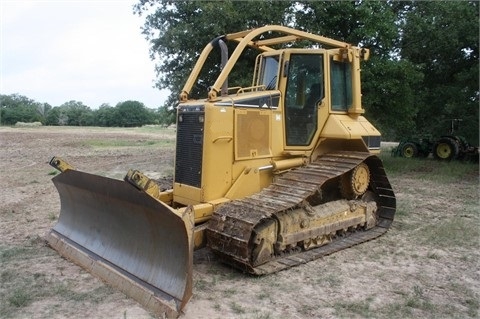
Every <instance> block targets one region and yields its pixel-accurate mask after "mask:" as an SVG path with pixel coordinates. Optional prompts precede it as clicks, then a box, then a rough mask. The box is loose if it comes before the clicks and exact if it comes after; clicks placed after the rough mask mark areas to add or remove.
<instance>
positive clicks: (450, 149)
mask: <svg viewBox="0 0 480 319" xmlns="http://www.w3.org/2000/svg"><path fill="white" fill-rule="evenodd" d="M458 154H459V147H458V143H457V142H456V141H455V140H454V139H453V138H449V137H442V138H440V139H439V140H438V141H437V142H436V143H435V145H434V147H433V156H434V157H435V158H436V159H439V160H444V161H450V160H452V159H456V158H457V157H458Z"/></svg>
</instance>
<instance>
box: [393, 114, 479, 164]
mask: <svg viewBox="0 0 480 319" xmlns="http://www.w3.org/2000/svg"><path fill="white" fill-rule="evenodd" d="M460 121H461V120H460V119H452V120H451V128H450V134H447V135H441V136H440V137H438V138H434V137H432V135H430V134H428V135H423V136H419V135H416V136H412V137H409V138H404V139H402V140H401V141H400V143H399V144H398V146H397V147H396V148H394V149H393V150H392V156H401V157H405V158H413V157H428V156H429V155H430V153H431V154H432V155H433V157H434V158H435V159H437V160H443V161H451V160H470V161H476V162H478V147H474V146H472V145H470V144H469V143H468V141H467V140H466V139H465V138H464V137H463V136H458V135H455V134H454V132H455V131H456V129H457V128H458V123H459V122H460Z"/></svg>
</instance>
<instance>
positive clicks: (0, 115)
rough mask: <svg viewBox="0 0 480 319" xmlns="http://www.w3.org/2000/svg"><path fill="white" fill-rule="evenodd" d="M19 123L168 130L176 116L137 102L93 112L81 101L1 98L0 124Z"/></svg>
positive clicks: (107, 105)
mask: <svg viewBox="0 0 480 319" xmlns="http://www.w3.org/2000/svg"><path fill="white" fill-rule="evenodd" d="M17 122H40V123H42V124H43V125H53V126H57V125H69V126H105V127H136V126H142V125H147V124H159V125H165V126H167V125H169V124H171V123H174V122H175V115H174V114H172V112H166V109H164V108H158V109H149V108H147V107H145V105H144V104H143V103H141V102H138V101H124V102H119V103H117V105H115V106H114V107H112V106H110V105H109V104H102V105H101V106H100V107H99V108H98V109H91V108H90V107H88V106H86V105H85V104H83V103H82V102H80V101H69V102H65V103H63V104H62V105H60V106H55V107H52V106H51V105H50V104H48V103H40V102H36V101H35V100H32V99H30V98H28V97H26V96H23V95H20V94H10V95H0V124H1V125H15V124H16V123H17Z"/></svg>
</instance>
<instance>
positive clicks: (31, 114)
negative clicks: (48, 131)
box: [0, 94, 45, 125]
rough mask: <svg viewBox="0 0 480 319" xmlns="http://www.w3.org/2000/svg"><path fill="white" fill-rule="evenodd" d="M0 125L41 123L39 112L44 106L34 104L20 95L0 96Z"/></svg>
mask: <svg viewBox="0 0 480 319" xmlns="http://www.w3.org/2000/svg"><path fill="white" fill-rule="evenodd" d="M0 105H1V106H2V107H1V112H2V113H1V124H7V125H14V124H15V123H17V122H42V123H45V118H44V117H43V114H42V113H41V112H40V110H41V109H42V106H43V105H44V104H41V103H38V102H35V101H34V100H32V99H29V98H28V97H26V96H23V95H20V94H10V95H0Z"/></svg>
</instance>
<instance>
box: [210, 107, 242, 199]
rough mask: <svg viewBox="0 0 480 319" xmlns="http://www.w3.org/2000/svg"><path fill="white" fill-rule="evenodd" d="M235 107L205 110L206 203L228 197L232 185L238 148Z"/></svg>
mask: <svg viewBox="0 0 480 319" xmlns="http://www.w3.org/2000/svg"><path fill="white" fill-rule="evenodd" d="M233 113H234V112H233V107H226V106H214V105H212V104H207V105H206V107H205V132H204V146H203V148H204V152H203V170H202V201H203V202H208V201H212V200H215V199H218V198H221V197H223V196H224V195H225V193H226V192H227V191H228V189H229V188H230V187H231V185H232V164H233V147H234V144H235V143H234V142H235V141H234V126H233V121H234V120H233V118H234V116H233Z"/></svg>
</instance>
